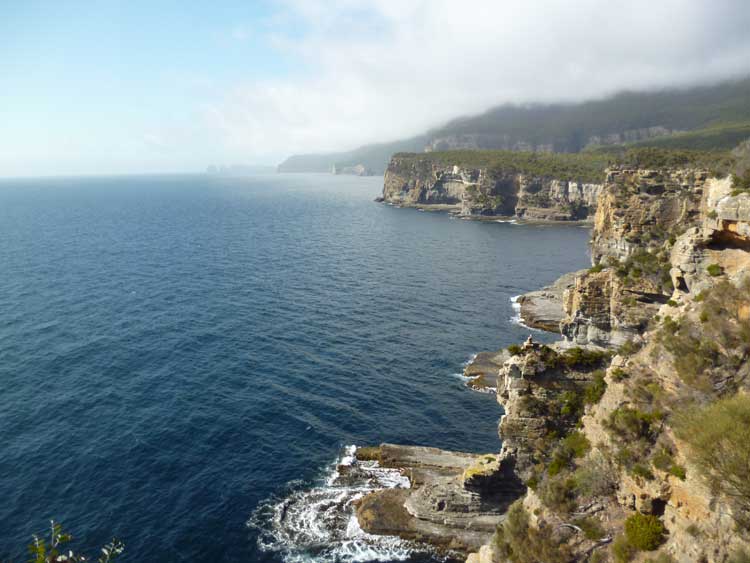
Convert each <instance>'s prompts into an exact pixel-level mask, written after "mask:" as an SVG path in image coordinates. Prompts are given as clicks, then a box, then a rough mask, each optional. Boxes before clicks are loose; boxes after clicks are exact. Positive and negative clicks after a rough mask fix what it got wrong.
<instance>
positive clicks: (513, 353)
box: [508, 344, 523, 356]
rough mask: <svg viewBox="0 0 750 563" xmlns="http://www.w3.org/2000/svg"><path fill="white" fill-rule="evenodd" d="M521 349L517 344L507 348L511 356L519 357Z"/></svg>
mask: <svg viewBox="0 0 750 563" xmlns="http://www.w3.org/2000/svg"><path fill="white" fill-rule="evenodd" d="M522 351H523V349H522V348H521V347H520V346H519V345H518V344H511V345H510V346H508V353H509V354H510V355H511V356H519V355H520V354H521V352H522Z"/></svg>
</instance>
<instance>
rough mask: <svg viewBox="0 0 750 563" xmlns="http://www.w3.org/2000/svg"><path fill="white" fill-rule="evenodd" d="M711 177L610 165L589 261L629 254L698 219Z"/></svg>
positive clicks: (699, 172) (703, 173) (696, 172)
mask: <svg viewBox="0 0 750 563" xmlns="http://www.w3.org/2000/svg"><path fill="white" fill-rule="evenodd" d="M709 181H710V179H709V174H708V172H707V171H705V170H682V169H678V170H643V169H628V168H622V167H615V168H611V169H610V170H609V171H608V172H607V179H606V181H605V187H604V192H605V193H604V195H603V197H602V198H601V201H600V204H599V206H598V209H597V213H596V216H595V218H594V234H593V236H592V241H591V259H592V262H593V263H594V264H599V263H600V262H602V261H603V260H606V259H612V260H624V259H627V258H628V257H629V256H631V255H632V254H633V253H634V252H636V251H645V250H649V249H651V248H653V247H655V246H658V245H659V244H660V243H661V242H662V241H663V239H664V234H665V233H670V234H673V233H674V232H675V231H678V232H682V231H684V230H685V229H687V228H688V227H690V226H692V225H695V224H697V223H698V219H699V217H698V214H699V211H700V203H701V198H702V195H703V191H704V188H705V186H706V184H707V182H709Z"/></svg>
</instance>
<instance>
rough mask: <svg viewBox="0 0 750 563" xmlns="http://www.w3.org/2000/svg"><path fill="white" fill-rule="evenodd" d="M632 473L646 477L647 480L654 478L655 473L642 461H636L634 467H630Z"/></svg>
mask: <svg viewBox="0 0 750 563" xmlns="http://www.w3.org/2000/svg"><path fill="white" fill-rule="evenodd" d="M630 473H631V474H632V475H634V476H636V477H641V478H643V479H646V480H647V481H653V480H654V474H653V473H651V470H650V469H649V468H648V467H647V466H645V465H643V464H642V463H636V464H635V465H633V467H631V468H630Z"/></svg>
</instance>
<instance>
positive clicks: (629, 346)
mask: <svg viewBox="0 0 750 563" xmlns="http://www.w3.org/2000/svg"><path fill="white" fill-rule="evenodd" d="M642 347H643V343H642V342H636V341H635V340H628V341H626V342H625V343H624V344H623V345H622V346H620V347H619V348H618V349H617V353H618V354H619V355H620V356H632V355H633V354H635V353H636V352H637V351H638V350H640V349H641V348H642Z"/></svg>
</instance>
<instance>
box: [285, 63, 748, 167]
mask: <svg viewBox="0 0 750 563" xmlns="http://www.w3.org/2000/svg"><path fill="white" fill-rule="evenodd" d="M748 136H750V78H746V79H743V80H738V81H732V82H724V83H721V84H716V85H712V86H703V87H697V88H691V89H684V90H677V89H672V90H662V91H658V92H623V93H620V94H617V95H615V96H612V97H610V98H607V99H604V100H593V101H586V102H581V103H577V104H546V105H544V104H535V105H525V106H518V105H504V106H500V107H497V108H494V109H492V110H489V111H487V112H485V113H483V114H481V115H477V116H472V117H464V118H459V119H455V120H453V121H451V122H449V123H447V124H446V125H444V126H441V127H438V128H435V129H433V130H431V131H428V132H427V133H425V134H424V135H420V136H418V137H413V138H411V139H406V140H402V141H397V142H393V143H381V144H376V145H365V146H363V147H359V148H358V149H356V150H353V151H345V152H340V153H330V154H308V155H297V156H292V157H290V158H288V159H287V160H286V161H284V162H283V163H282V164H281V165H279V171H280V172H327V171H330V170H331V167H332V166H333V165H334V164H335V165H336V167H337V168H343V167H345V166H352V165H355V164H362V165H364V166H365V167H367V168H369V169H370V170H372V171H373V173H375V174H382V173H384V172H385V170H386V168H387V165H388V161H389V159H390V157H391V156H392V155H393V154H395V153H399V152H423V151H445V150H461V149H470V150H476V149H501V150H513V151H537V152H579V151H582V150H584V149H592V148H595V147H598V146H612V145H627V144H636V145H646V146H651V145H654V146H663V147H665V148H695V149H701V150H707V149H727V148H729V147H731V146H735V145H736V144H737V143H738V142H739V141H740V140H741V139H743V138H747V137H748Z"/></svg>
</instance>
